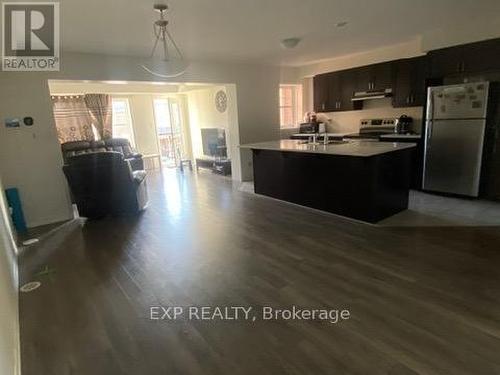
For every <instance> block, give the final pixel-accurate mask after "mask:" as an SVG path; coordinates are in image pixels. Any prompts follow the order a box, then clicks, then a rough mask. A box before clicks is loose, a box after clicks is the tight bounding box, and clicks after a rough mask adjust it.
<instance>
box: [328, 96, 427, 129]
mask: <svg viewBox="0 0 500 375" xmlns="http://www.w3.org/2000/svg"><path fill="white" fill-rule="evenodd" d="M401 115H408V116H410V117H413V130H414V131H415V132H417V133H420V129H421V125H422V116H423V108H422V107H409V108H393V107H392V104H391V98H384V99H372V100H365V101H364V102H363V109H362V110H359V111H346V112H331V113H320V114H318V120H319V121H320V122H326V124H327V130H328V132H329V133H351V132H352V133H356V132H358V131H359V122H360V120H361V119H368V118H398V117H399V116H401ZM327 119H330V121H326V120H327Z"/></svg>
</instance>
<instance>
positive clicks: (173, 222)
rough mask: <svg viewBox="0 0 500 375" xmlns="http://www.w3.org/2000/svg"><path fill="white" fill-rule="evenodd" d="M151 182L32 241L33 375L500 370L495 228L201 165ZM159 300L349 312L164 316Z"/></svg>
mask: <svg viewBox="0 0 500 375" xmlns="http://www.w3.org/2000/svg"><path fill="white" fill-rule="evenodd" d="M149 190H150V194H151V204H150V206H149V208H148V209H147V211H146V212H144V213H143V214H142V215H141V216H139V217H136V218H133V217H128V218H127V217H125V218H108V219H105V220H101V221H95V222H85V221H83V220H77V221H74V222H70V223H67V224H65V225H64V226H63V227H62V228H61V229H60V230H59V231H57V232H52V233H51V234H50V235H49V236H47V237H46V238H43V239H42V241H40V243H39V244H37V245H34V246H32V247H29V248H27V249H25V251H24V253H23V255H22V257H21V259H20V266H21V275H20V277H21V283H24V282H27V281H31V280H40V281H41V282H42V286H41V287H40V288H39V289H37V290H36V291H34V292H31V293H26V294H24V293H22V294H21V295H20V317H21V346H22V366H23V374H24V375H35V374H36V375H41V374H42V375H60V374H85V375H88V374H93V375H99V374H106V375H112V374H134V375H138V374H257V373H258V374H391V375H410V374H447V375H449V374H453V375H460V374H468V375H469V374H475V375H479V374H481V375H486V374H500V356H499V350H500V272H499V266H500V252H499V250H498V249H499V248H500V233H499V230H498V227H496V228H495V227H488V228H480V227H461V228H456V227H442V228H430V227H422V228H385V227H384V228H382V227H376V226H372V225H366V224H361V223H356V222H352V221H348V220H344V219H341V218H338V217H335V216H333V215H329V214H323V213H321V212H317V211H313V210H309V209H304V208H301V207H298V206H294V205H290V204H287V203H282V202H279V201H275V200H272V199H268V198H263V197H259V196H255V195H252V194H247V193H244V192H240V191H238V190H237V189H236V187H233V186H232V183H231V181H230V180H228V179H225V178H221V177H220V176H214V175H211V174H209V173H203V172H201V173H200V174H198V175H196V174H189V173H186V174H185V175H184V177H182V175H179V177H178V176H177V175H176V174H172V173H166V174H165V176H164V177H163V178H160V177H159V176H151V178H150V180H149ZM45 266H48V267H49V270H51V271H53V272H49V274H48V275H41V276H40V275H38V276H37V273H38V272H39V271H40V270H41V269H43V268H44V267H45ZM153 305H165V306H173V305H179V306H190V305H196V306H202V305H207V306H216V305H219V306H238V305H242V306H253V307H255V308H256V309H258V308H259V307H261V306H274V307H276V308H279V307H282V308H288V307H291V306H292V305H297V306H300V307H302V308H338V309H342V308H345V309H349V311H350V314H351V317H350V319H349V320H346V321H343V322H341V323H338V324H331V323H329V322H311V321H284V320H280V321H272V322H271V321H262V320H260V319H257V320H256V321H255V322H252V321H214V322H210V321H189V320H187V319H183V320H179V321H153V320H150V319H149V315H150V306H153Z"/></svg>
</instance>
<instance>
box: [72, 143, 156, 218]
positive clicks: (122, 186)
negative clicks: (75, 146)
mask: <svg viewBox="0 0 500 375" xmlns="http://www.w3.org/2000/svg"><path fill="white" fill-rule="evenodd" d="M63 171H64V174H65V176H66V179H67V180H68V183H69V187H70V189H71V193H72V196H73V201H74V202H75V203H76V205H77V207H78V212H79V214H80V216H82V217H88V218H92V219H95V218H100V217H103V216H106V215H108V214H112V215H115V214H123V213H138V212H139V211H141V210H143V209H145V208H146V206H147V203H148V192H147V181H146V172H145V171H144V170H138V171H132V169H131V166H130V164H129V163H128V162H127V161H126V160H125V159H124V157H123V154H121V153H120V152H116V151H102V152H89V153H82V154H79V155H74V156H71V157H68V159H67V164H66V165H65V166H64V167H63Z"/></svg>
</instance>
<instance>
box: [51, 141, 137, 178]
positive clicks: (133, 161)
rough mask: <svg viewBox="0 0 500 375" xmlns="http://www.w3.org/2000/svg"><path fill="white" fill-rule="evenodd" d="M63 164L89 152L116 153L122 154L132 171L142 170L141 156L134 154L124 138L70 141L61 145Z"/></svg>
mask: <svg viewBox="0 0 500 375" xmlns="http://www.w3.org/2000/svg"><path fill="white" fill-rule="evenodd" d="M61 151H62V154H63V158H64V164H67V163H68V158H71V157H73V156H75V155H81V154H88V153H91V152H103V151H117V152H120V153H122V154H123V157H124V158H125V160H126V161H128V162H129V163H130V166H131V167H132V169H133V170H134V171H140V170H143V169H144V161H143V160H142V155H141V154H139V153H137V152H135V151H134V150H133V149H132V146H131V145H130V142H129V141H128V139H126V138H109V139H106V140H101V141H72V142H66V143H63V144H61Z"/></svg>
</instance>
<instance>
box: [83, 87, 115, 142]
mask: <svg viewBox="0 0 500 375" xmlns="http://www.w3.org/2000/svg"><path fill="white" fill-rule="evenodd" d="M84 100H85V104H86V105H87V108H88V110H89V112H90V116H91V117H92V123H93V124H94V126H95V127H96V129H97V132H98V133H99V135H100V136H101V138H102V139H106V138H111V137H112V134H113V131H112V127H113V124H112V120H111V115H112V112H113V108H112V101H111V96H110V95H107V94H86V95H85V97H84Z"/></svg>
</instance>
